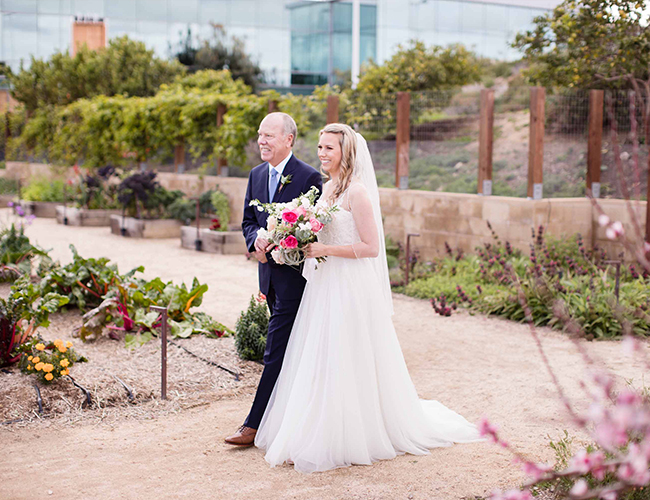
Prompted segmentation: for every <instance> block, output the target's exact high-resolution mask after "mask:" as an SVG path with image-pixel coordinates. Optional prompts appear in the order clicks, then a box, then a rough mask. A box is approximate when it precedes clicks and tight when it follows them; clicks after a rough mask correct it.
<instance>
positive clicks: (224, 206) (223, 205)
mask: <svg viewBox="0 0 650 500" xmlns="http://www.w3.org/2000/svg"><path fill="white" fill-rule="evenodd" d="M210 203H211V205H212V208H213V210H214V214H215V215H216V216H217V217H216V218H217V220H218V221H219V226H220V227H219V231H228V224H229V222H230V203H229V202H228V197H227V196H226V194H225V193H223V192H222V191H214V192H213V193H212V194H211V195H210ZM213 224H214V221H213Z"/></svg>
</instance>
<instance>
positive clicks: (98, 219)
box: [56, 205, 120, 227]
mask: <svg viewBox="0 0 650 500" xmlns="http://www.w3.org/2000/svg"><path fill="white" fill-rule="evenodd" d="M119 213H120V212H119V210H99V209H95V210H87V209H85V208H76V207H63V206H61V205H59V206H58V207H56V221H57V222H58V223H59V224H66V222H65V219H66V218H67V225H68V226H93V227H99V226H110V225H111V215H119Z"/></svg>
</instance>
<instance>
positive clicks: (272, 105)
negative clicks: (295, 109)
mask: <svg viewBox="0 0 650 500" xmlns="http://www.w3.org/2000/svg"><path fill="white" fill-rule="evenodd" d="M277 110H278V101H275V100H273V99H269V113H275V112H276V111H277Z"/></svg>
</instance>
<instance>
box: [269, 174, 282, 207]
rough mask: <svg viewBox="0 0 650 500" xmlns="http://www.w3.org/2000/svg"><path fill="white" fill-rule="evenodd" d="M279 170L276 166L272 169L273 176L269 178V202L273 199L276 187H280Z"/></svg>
mask: <svg viewBox="0 0 650 500" xmlns="http://www.w3.org/2000/svg"><path fill="white" fill-rule="evenodd" d="M278 175H280V174H279V173H278V171H277V170H276V169H274V168H272V169H271V177H270V179H269V203H271V202H272V201H273V195H274V194H275V189H276V188H277V187H278Z"/></svg>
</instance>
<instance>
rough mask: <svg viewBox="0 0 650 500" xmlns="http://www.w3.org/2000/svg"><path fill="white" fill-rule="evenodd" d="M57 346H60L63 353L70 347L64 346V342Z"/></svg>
mask: <svg viewBox="0 0 650 500" xmlns="http://www.w3.org/2000/svg"><path fill="white" fill-rule="evenodd" d="M57 347H58V348H59V352H62V353H63V352H65V351H67V350H68V348H67V347H66V346H64V345H63V344H61V345H59V346H57Z"/></svg>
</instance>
